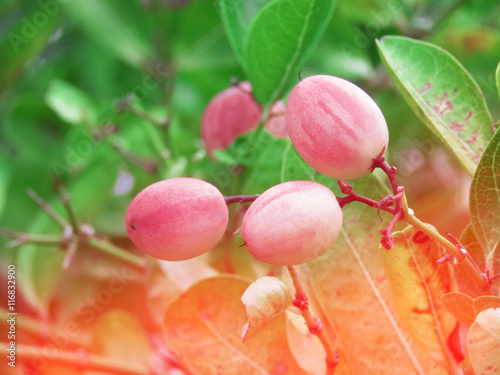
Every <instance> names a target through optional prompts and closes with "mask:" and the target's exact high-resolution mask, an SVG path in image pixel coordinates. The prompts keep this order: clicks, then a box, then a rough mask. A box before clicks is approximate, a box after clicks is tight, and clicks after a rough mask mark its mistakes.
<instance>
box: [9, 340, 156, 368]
mask: <svg viewBox="0 0 500 375" xmlns="http://www.w3.org/2000/svg"><path fill="white" fill-rule="evenodd" d="M0 346H1V347H2V348H8V347H9V344H8V343H6V342H2V343H0ZM16 354H17V357H18V358H19V359H20V360H29V361H31V360H32V359H33V358H37V357H42V358H44V359H45V360H46V361H47V362H50V364H57V365H62V366H68V367H73V368H75V369H78V368H81V369H85V370H90V371H104V372H107V373H110V374H116V375H148V374H149V373H150V372H149V371H148V370H147V369H146V368H145V367H143V366H140V365H137V364H134V363H126V362H125V363H124V362H123V360H118V359H113V358H107V357H102V356H98V355H95V354H88V353H84V354H83V355H82V353H79V352H72V351H67V350H58V349H54V348H52V347H51V348H50V350H44V347H40V346H34V345H24V344H17V345H16Z"/></svg>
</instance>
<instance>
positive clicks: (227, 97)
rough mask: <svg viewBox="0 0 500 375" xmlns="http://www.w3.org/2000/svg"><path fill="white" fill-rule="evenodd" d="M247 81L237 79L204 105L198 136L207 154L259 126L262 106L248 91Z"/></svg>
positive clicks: (229, 143)
mask: <svg viewBox="0 0 500 375" xmlns="http://www.w3.org/2000/svg"><path fill="white" fill-rule="evenodd" d="M251 92H252V85H251V84H250V82H240V83H239V84H238V85H236V86H232V87H230V88H228V89H226V90H224V91H222V92H220V93H219V94H217V95H216V96H215V97H214V98H213V99H212V100H211V101H210V102H209V103H208V105H207V107H206V108H205V112H204V113H203V118H202V121H201V137H202V139H203V142H204V143H205V148H206V150H207V153H208V154H209V155H213V152H214V151H215V150H225V149H226V148H228V147H229V146H230V145H231V144H232V143H233V141H234V140H235V139H236V138H237V137H239V136H240V135H243V134H245V133H248V132H249V131H252V130H254V129H256V128H257V127H258V126H259V123H260V118H261V115H262V109H261V107H260V106H259V104H258V103H257V102H256V101H255V99H254V98H253V96H252V95H251Z"/></svg>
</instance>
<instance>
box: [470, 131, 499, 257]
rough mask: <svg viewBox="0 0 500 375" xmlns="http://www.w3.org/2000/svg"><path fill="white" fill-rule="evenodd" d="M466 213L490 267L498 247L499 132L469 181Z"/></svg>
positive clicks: (494, 136)
mask: <svg viewBox="0 0 500 375" xmlns="http://www.w3.org/2000/svg"><path fill="white" fill-rule="evenodd" d="M469 209H470V216H471V224H472V228H473V230H474V234H475V235H476V238H477V240H478V241H479V243H480V244H481V247H482V248H483V249H484V251H485V253H486V264H489V263H490V262H492V261H493V260H494V259H495V255H496V252H497V250H498V248H499V247H500V246H499V244H500V132H498V131H497V132H496V133H495V134H494V135H493V138H492V139H491V141H490V143H489V144H488V146H487V147H486V150H485V151H484V154H483V157H482V158H481V161H480V162H479V166H478V167H477V170H476V173H475V174H474V177H473V179H472V183H471V189H470V202H469ZM499 254H500V252H499ZM497 256H498V255H497Z"/></svg>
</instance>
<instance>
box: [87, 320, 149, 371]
mask: <svg viewBox="0 0 500 375" xmlns="http://www.w3.org/2000/svg"><path fill="white" fill-rule="evenodd" d="M90 348H91V353H92V354H98V355H100V356H103V357H106V358H114V359H119V360H121V361H123V362H125V363H127V364H130V367H131V368H136V369H143V370H144V371H148V369H149V368H150V366H151V360H152V356H153V351H152V348H151V347H150V345H149V343H148V339H147V337H146V333H145V332H144V330H143V329H142V327H141V325H140V324H139V322H138V321H137V320H136V319H135V318H134V317H133V316H132V315H130V314H129V313H127V312H125V311H120V310H114V311H110V312H108V313H106V314H104V315H103V316H101V317H100V318H99V320H98V321H97V322H96V325H95V327H94V332H93V335H92V345H91V347H90Z"/></svg>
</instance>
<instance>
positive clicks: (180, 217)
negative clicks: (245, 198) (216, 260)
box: [125, 177, 229, 261]
mask: <svg viewBox="0 0 500 375" xmlns="http://www.w3.org/2000/svg"><path fill="white" fill-rule="evenodd" d="M228 216H229V215H228V209H227V204H226V201H225V200H224V197H223V195H222V194H221V193H220V191H219V190H218V189H217V188H216V187H215V186H213V185H211V184H209V183H208V182H205V181H202V180H198V179H195V178H183V177H180V178H172V179H169V180H164V181H160V182H156V183H154V184H152V185H150V186H148V187H146V188H145V189H144V190H142V191H141V192H140V193H139V194H138V195H137V196H136V197H135V198H134V199H133V201H132V203H130V206H129V208H128V210H127V214H126V215H125V223H126V226H127V233H128V235H129V237H130V239H131V240H132V242H133V243H134V244H135V245H136V246H137V247H138V248H139V249H141V250H142V251H143V252H145V253H146V254H149V255H151V256H153V257H155V258H158V259H163V260H171V261H174V260H185V259H190V258H194V257H196V256H199V255H201V254H203V253H205V252H207V251H208V250H210V249H211V248H212V247H214V246H215V244H217V242H218V241H219V240H220V239H221V238H222V236H223V235H224V232H225V230H226V227H227V222H228Z"/></svg>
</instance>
